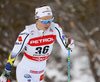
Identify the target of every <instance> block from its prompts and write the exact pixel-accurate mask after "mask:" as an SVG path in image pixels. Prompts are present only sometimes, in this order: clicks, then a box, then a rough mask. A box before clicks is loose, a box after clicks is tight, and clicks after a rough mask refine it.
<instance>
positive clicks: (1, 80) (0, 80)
mask: <svg viewBox="0 0 100 82" xmlns="http://www.w3.org/2000/svg"><path fill="white" fill-rule="evenodd" d="M9 79H10V72H9V71H7V70H5V71H4V72H3V73H2V75H1V76H0V82H10V80H9Z"/></svg>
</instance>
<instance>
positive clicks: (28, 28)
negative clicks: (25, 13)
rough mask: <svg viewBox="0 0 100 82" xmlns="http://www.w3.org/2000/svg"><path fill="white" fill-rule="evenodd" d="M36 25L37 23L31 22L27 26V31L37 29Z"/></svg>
mask: <svg viewBox="0 0 100 82" xmlns="http://www.w3.org/2000/svg"><path fill="white" fill-rule="evenodd" d="M35 25H36V24H31V25H27V26H25V31H26V32H27V33H30V32H31V31H32V30H34V29H35V28H34V27H35Z"/></svg>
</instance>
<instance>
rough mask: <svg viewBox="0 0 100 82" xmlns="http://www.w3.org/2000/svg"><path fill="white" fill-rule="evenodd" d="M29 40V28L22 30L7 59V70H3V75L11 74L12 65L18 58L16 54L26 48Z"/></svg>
mask: <svg viewBox="0 0 100 82" xmlns="http://www.w3.org/2000/svg"><path fill="white" fill-rule="evenodd" d="M28 40H29V32H28V30H27V29H25V30H24V31H22V32H21V33H20V34H19V36H18V38H17V40H16V42H15V45H14V47H13V49H12V51H11V53H10V55H9V58H8V60H7V64H6V66H5V70H4V72H3V74H2V75H3V76H5V77H6V78H7V76H10V72H11V68H12V65H13V63H14V61H15V59H16V56H17V55H18V54H20V52H21V51H22V50H23V49H24V47H25V45H26V44H27V43H28Z"/></svg>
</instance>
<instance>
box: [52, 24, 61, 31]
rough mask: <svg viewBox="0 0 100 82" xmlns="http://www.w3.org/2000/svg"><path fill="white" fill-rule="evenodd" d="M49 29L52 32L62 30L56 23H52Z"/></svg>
mask: <svg viewBox="0 0 100 82" xmlns="http://www.w3.org/2000/svg"><path fill="white" fill-rule="evenodd" d="M51 28H52V29H54V30H56V31H60V30H62V28H61V27H60V25H59V24H57V23H54V22H52V24H51Z"/></svg>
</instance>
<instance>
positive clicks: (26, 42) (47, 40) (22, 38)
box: [5, 22, 67, 70]
mask: <svg viewBox="0 0 100 82" xmlns="http://www.w3.org/2000/svg"><path fill="white" fill-rule="evenodd" d="M55 40H57V42H58V43H59V44H60V46H61V48H62V49H63V50H64V52H65V53H67V49H66V39H65V36H64V33H63V31H62V28H61V27H60V26H59V25H58V24H56V23H54V22H52V23H51V26H50V27H49V28H48V29H47V30H46V31H45V32H43V31H42V30H38V29H37V28H36V24H32V25H29V26H26V27H25V30H24V31H22V32H21V33H20V34H19V36H18V38H17V40H16V42H15V45H14V47H13V49H12V51H11V54H10V56H9V59H8V61H7V64H6V67H5V68H6V69H7V70H11V67H12V65H13V63H14V61H15V58H16V56H17V55H19V54H20V53H21V52H22V50H24V56H25V57H26V58H28V59H30V60H33V61H40V62H41V61H44V60H47V59H48V58H49V56H50V54H51V51H52V49H53V44H54V42H55Z"/></svg>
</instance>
